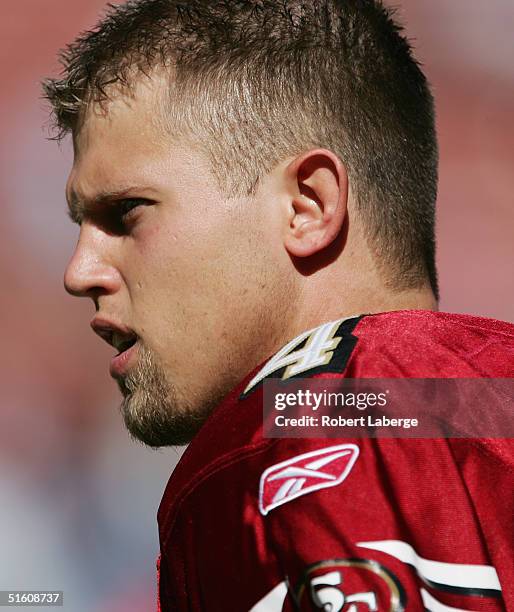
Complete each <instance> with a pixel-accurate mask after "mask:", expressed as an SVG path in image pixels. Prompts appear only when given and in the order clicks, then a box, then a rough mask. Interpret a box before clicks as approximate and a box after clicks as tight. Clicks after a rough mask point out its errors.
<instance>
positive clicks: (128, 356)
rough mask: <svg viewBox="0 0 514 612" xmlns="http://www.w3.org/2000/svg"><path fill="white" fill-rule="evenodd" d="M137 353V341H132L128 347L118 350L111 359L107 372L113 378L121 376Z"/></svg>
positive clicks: (129, 366) (125, 372)
mask: <svg viewBox="0 0 514 612" xmlns="http://www.w3.org/2000/svg"><path fill="white" fill-rule="evenodd" d="M136 354H137V341H134V342H133V343H132V344H131V345H130V346H129V347H128V348H126V349H125V350H123V351H120V352H119V353H118V354H117V355H115V356H114V357H113V358H112V359H111V363H110V365H109V372H110V374H111V376H112V377H113V378H123V377H124V376H126V375H127V373H128V371H129V370H130V368H131V367H132V365H133V364H134V362H135V359H136Z"/></svg>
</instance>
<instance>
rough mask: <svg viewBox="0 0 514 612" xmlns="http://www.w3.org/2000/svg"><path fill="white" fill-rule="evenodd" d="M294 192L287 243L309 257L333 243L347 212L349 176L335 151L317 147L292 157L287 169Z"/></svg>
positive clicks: (293, 252)
mask: <svg viewBox="0 0 514 612" xmlns="http://www.w3.org/2000/svg"><path fill="white" fill-rule="evenodd" d="M287 171H288V173H289V175H290V176H289V178H290V179H293V180H290V181H289V184H291V185H293V186H294V193H291V195H290V208H289V219H288V222H289V223H288V227H287V228H285V239H284V245H285V247H286V249H287V251H288V252H289V253H290V255H292V256H294V257H309V256H311V255H314V254H316V253H319V252H320V251H322V250H323V249H325V248H327V247H328V246H330V245H331V244H332V243H333V241H334V240H335V239H336V238H337V236H338V235H339V233H340V232H341V230H342V228H343V225H344V221H345V217H346V214H347V197H348V177H347V174H346V169H345V167H344V165H343V164H342V162H341V160H340V159H339V158H338V157H337V156H336V155H334V153H332V152H331V151H328V150H325V149H316V150H312V151H308V152H307V153H304V154H303V155H302V156H300V157H298V158H297V159H295V160H294V161H292V162H291V163H290V165H289V167H288V169H287Z"/></svg>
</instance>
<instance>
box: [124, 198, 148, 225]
mask: <svg viewBox="0 0 514 612" xmlns="http://www.w3.org/2000/svg"><path fill="white" fill-rule="evenodd" d="M148 204H149V201H148V200H145V199H144V198H125V199H123V200H118V202H117V206H116V209H117V212H118V215H119V217H120V219H122V220H126V219H127V218H129V217H130V213H131V212H132V211H133V210H135V209H136V208H138V207H139V206H146V205H148Z"/></svg>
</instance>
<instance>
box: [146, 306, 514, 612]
mask: <svg viewBox="0 0 514 612" xmlns="http://www.w3.org/2000/svg"><path fill="white" fill-rule="evenodd" d="M286 370H287V371H288V375H289V376H292V375H301V376H302V377H304V378H305V377H309V376H314V377H317V378H323V377H327V378H334V377H348V378H359V377H362V378H405V377H407V378H512V377H514V326H513V325H511V324H508V323H503V322H500V321H494V320H490V319H484V318H479V317H472V316H466V315H454V314H445V313H438V312H428V311H398V312H388V313H382V314H376V315H367V316H362V317H354V318H350V319H342V320H341V321H336V322H331V323H327V324H325V325H323V326H320V327H318V328H316V329H315V330H311V331H309V332H306V333H305V334H302V335H301V336H300V337H298V338H297V339H295V340H293V341H292V342H290V343H288V345H287V346H286V347H285V348H284V349H282V350H281V351H279V353H277V355H275V356H274V357H273V358H271V359H270V360H268V361H267V362H265V363H264V364H262V365H261V366H259V367H258V368H256V370H254V371H253V372H252V373H250V374H249V375H248V377H247V378H246V379H245V380H244V381H242V383H241V384H240V385H239V386H238V387H237V388H236V389H234V390H233V391H232V393H230V395H228V396H227V397H226V398H225V400H224V401H223V403H222V404H221V405H220V406H219V407H218V408H217V409H216V410H215V411H214V412H213V414H212V415H211V416H210V417H209V419H208V420H207V421H206V423H205V425H204V426H203V428H202V429H201V431H200V432H199V433H198V435H197V436H196V437H195V438H194V440H193V441H192V443H191V444H190V445H189V447H188V448H187V450H186V452H185V453H184V455H183V457H182V459H181V460H180V462H179V464H178V465H177V467H176V469H175V471H174V473H173V474H172V476H171V478H170V480H169V483H168V485H167V488H166V491H165V493H164V496H163V499H162V502H161V505H160V508H159V512H158V523H159V536H160V546H161V554H160V557H159V560H158V562H157V566H158V591H159V595H158V598H159V602H158V609H159V610H160V611H161V612H169V611H174V612H182V611H186V610H195V611H196V610H207V611H208V612H211V611H212V612H217V611H220V612H232V611H233V612H248V611H251V612H282V611H284V612H286V611H292V610H324V611H326V612H329V611H330V612H337V611H341V610H344V611H348V612H362V611H364V610H380V611H383V610H384V611H386V610H431V611H433V612H439V611H441V612H443V611H451V610H476V611H493V610H494V611H498V610H505V609H507V610H514V441H512V440H510V439H457V438H452V439H398V438H395V439H393V438H388V439H386V438H380V439H371V438H362V439H298V438H281V439H267V438H264V437H263V433H262V397H263V392H262V388H263V386H262V384H261V382H262V380H263V379H265V378H266V377H268V376H273V377H277V376H283V374H284V372H285V371H286Z"/></svg>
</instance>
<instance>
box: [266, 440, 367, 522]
mask: <svg viewBox="0 0 514 612" xmlns="http://www.w3.org/2000/svg"><path fill="white" fill-rule="evenodd" d="M358 456H359V447H358V446H356V445H355V444H340V445H338V446H329V447H328V448H320V449H318V450H315V451H312V452H310V453H304V454H302V455H297V456H296V457H293V458H292V459H288V460H287V461H282V462H281V463H277V464H275V465H272V466H271V467H269V468H268V469H267V470H265V471H264V472H263V474H262V476H261V481H260V485H259V510H260V512H261V514H263V515H266V514H268V512H269V511H270V510H273V508H276V507H277V506H281V505H282V504H285V503H287V502H289V501H291V500H293V499H296V498H297V497H300V496H301V495H306V494H307V493H312V492H313V491H319V490H320V489H325V488H327V487H335V486H336V485H338V484H341V483H342V482H343V480H344V479H345V478H346V477H347V476H348V474H349V473H350V471H351V469H352V468H353V466H354V464H355V462H356V461H357V457H358Z"/></svg>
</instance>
